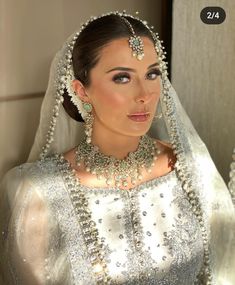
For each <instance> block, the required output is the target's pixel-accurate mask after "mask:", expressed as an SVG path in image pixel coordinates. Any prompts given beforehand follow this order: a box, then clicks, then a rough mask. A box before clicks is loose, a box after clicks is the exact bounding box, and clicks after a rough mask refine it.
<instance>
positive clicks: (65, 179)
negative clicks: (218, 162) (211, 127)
mask: <svg viewBox="0 0 235 285" xmlns="http://www.w3.org/2000/svg"><path fill="white" fill-rule="evenodd" d="M163 49H164V48H163V46H162V43H161V41H160V40H159V37H158V34H157V33H155V32H154V31H153V27H149V25H148V23H147V22H146V21H143V20H141V19H139V18H137V17H134V16H132V15H129V14H127V13H126V12H125V11H123V12H122V13H121V12H110V13H108V14H104V15H101V16H98V17H92V18H91V19H89V20H88V21H87V22H86V23H85V24H83V25H82V27H81V30H80V31H79V32H77V33H75V34H73V35H72V36H71V37H70V38H69V39H68V40H67V41H66V43H65V44H64V46H63V47H62V48H61V50H60V51H59V52H58V53H57V54H56V56H55V59H54V61H53V63H52V67H51V72H50V80H49V85H48V89H47V92H46V95H45V98H44V101H43V104H42V109H41V118H40V124H39V127H38V131H37V134H36V137H35V142H34V145H33V147H32V149H31V152H30V156H29V159H28V162H27V163H24V164H22V165H20V166H17V167H15V168H13V169H12V170H10V171H9V172H8V173H7V174H6V175H5V177H4V179H3V181H2V183H1V192H0V195H1V196H0V227H1V232H2V235H1V242H0V252H1V257H0V260H1V268H0V273H1V278H2V280H3V284H6V285H10V284H11V285H12V284H22V285H28V284H35V285H37V284H40V285H42V284H43V285H44V284H63V285H64V284H68V285H70V284H79V285H80V284H84V285H87V284H89V285H90V284H169V285H170V284H171V285H174V284H175V285H176V284H178V285H179V284H180V285H182V284H185V285H191V284H207V285H209V284H216V285H225V284H226V285H232V284H234V283H235V273H234V270H233V269H234V266H235V213H234V206H233V203H232V199H231V196H230V194H229V191H228V189H227V188H226V185H225V183H224V181H223V180H222V178H221V176H220V175H219V173H218V171H217V169H216V168H215V166H214V163H213V162H212V160H211V157H210V155H209V153H208V151H207V148H206V146H205V145H204V143H203V142H202V141H201V139H200V138H199V136H198V134H197V132H196V131H195V129H194V128H193V126H192V124H191V122H190V120H189V118H188V116H187V114H186V113H185V111H184V109H183V108H182V106H181V104H180V102H179V99H178V96H177V94H176V92H175V90H174V89H173V87H172V86H171V83H170V82H169V80H168V78H167V66H166V62H165V61H164V58H165V52H164V51H163Z"/></svg>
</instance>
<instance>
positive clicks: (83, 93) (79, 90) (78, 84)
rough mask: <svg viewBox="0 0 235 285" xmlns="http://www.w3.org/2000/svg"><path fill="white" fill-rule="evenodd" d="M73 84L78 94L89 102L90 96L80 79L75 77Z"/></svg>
mask: <svg viewBox="0 0 235 285" xmlns="http://www.w3.org/2000/svg"><path fill="white" fill-rule="evenodd" d="M72 86H73V89H74V91H75V93H76V94H77V96H79V98H80V99H81V100H82V101H83V102H89V97H88V96H87V94H86V91H85V87H84V86H83V84H82V83H81V81H80V80H78V79H74V80H73V81H72Z"/></svg>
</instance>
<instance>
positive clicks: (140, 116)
mask: <svg viewBox="0 0 235 285" xmlns="http://www.w3.org/2000/svg"><path fill="white" fill-rule="evenodd" d="M149 116H150V113H135V114H131V115H128V117H129V118H130V119H131V120H133V121H136V122H144V121H147V120H148V118H149Z"/></svg>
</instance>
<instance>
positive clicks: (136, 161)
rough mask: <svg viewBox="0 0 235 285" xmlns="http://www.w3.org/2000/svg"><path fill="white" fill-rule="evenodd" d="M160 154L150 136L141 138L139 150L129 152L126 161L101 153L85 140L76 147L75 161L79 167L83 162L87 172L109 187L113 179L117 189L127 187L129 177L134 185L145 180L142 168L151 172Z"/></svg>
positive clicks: (96, 147)
mask: <svg viewBox="0 0 235 285" xmlns="http://www.w3.org/2000/svg"><path fill="white" fill-rule="evenodd" d="M159 153H160V150H159V149H158V148H157V145H156V141H155V139H153V138H150V137H149V136H148V135H144V136H141V138H140V142H139V145H138V148H137V150H136V151H135V152H129V153H128V155H127V156H126V157H125V158H124V159H117V158H115V157H113V156H108V155H105V154H103V153H101V152H100V150H99V148H98V146H95V145H92V144H91V143H87V142H86V138H85V139H84V140H82V141H81V143H80V144H79V145H78V146H77V147H76V150H75V159H76V164H77V166H80V165H81V161H83V162H84V165H85V168H86V171H87V172H90V173H91V174H95V175H96V176H97V178H98V179H101V178H102V177H104V178H105V179H106V184H107V185H110V184H111V182H112V178H113V179H114V182H115V186H116V187H120V186H124V187H126V186H128V181H127V178H128V177H130V178H131V183H132V184H133V185H135V184H136V182H137V180H142V179H143V177H142V175H141V168H144V167H145V168H146V169H147V171H148V172H151V168H152V167H153V166H154V165H155V163H154V161H155V160H157V156H158V154H159Z"/></svg>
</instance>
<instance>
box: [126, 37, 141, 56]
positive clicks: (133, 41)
mask: <svg viewBox="0 0 235 285" xmlns="http://www.w3.org/2000/svg"><path fill="white" fill-rule="evenodd" d="M129 44H130V47H131V49H132V51H133V52H132V55H133V56H134V57H136V58H137V59H138V60H141V59H142V58H143V57H144V49H143V47H144V45H143V41H142V40H141V38H140V37H139V36H136V35H134V36H131V37H130V39H129Z"/></svg>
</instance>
